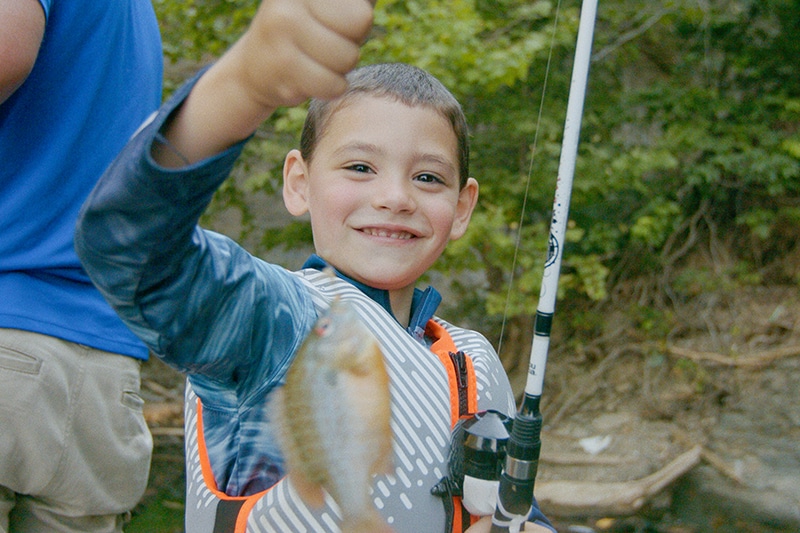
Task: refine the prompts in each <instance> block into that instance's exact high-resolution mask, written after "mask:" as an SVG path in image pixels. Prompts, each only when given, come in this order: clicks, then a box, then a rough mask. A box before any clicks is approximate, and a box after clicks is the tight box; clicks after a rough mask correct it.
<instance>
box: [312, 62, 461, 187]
mask: <svg viewBox="0 0 800 533" xmlns="http://www.w3.org/2000/svg"><path fill="white" fill-rule="evenodd" d="M347 80H348V82H349V86H348V88H347V90H346V91H345V93H344V94H343V95H342V96H340V97H338V98H336V99H335V100H332V101H324V100H319V99H313V100H311V103H310V105H309V108H308V115H307V116H306V120H305V123H304V124H303V132H302V134H301V137H300V152H301V153H302V154H303V158H304V159H305V160H306V161H311V158H312V157H313V155H314V149H315V148H316V146H317V143H318V142H319V139H320V137H321V136H322V135H323V134H324V132H325V126H326V123H327V121H328V119H329V118H330V117H331V115H333V113H335V112H336V111H337V110H338V109H340V108H341V107H342V106H344V105H347V103H349V102H350V101H352V100H353V99H355V98H356V97H358V96H362V95H367V96H376V97H387V98H392V99H395V100H397V101H398V102H401V103H403V104H405V105H408V106H423V107H428V108H431V109H433V110H434V111H436V112H437V113H439V114H440V115H442V116H443V117H444V118H445V119H446V120H447V121H448V122H449V123H450V125H451V126H452V127H453V132H454V133H455V135H456V146H457V154H456V155H457V157H458V166H459V181H460V183H461V187H464V185H466V183H467V178H468V177H469V130H468V127H467V119H466V117H465V116H464V111H463V110H462V109H461V104H459V103H458V100H456V98H455V97H454V96H453V95H452V93H450V91H448V90H447V88H446V87H445V86H444V85H442V83H441V82H440V81H439V80H437V79H436V78H435V77H433V76H432V75H431V74H429V73H428V72H426V71H424V70H422V69H421V68H417V67H413V66H411V65H406V64H404V63H381V64H377V65H367V66H363V67H359V68H357V69H355V70H353V71H352V72H350V73H349V74H348V75H347Z"/></svg>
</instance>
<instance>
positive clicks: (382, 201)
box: [373, 177, 416, 213]
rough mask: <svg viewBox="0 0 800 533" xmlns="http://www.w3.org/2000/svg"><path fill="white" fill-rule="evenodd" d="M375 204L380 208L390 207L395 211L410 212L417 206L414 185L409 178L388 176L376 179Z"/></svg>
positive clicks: (389, 208) (390, 209)
mask: <svg viewBox="0 0 800 533" xmlns="http://www.w3.org/2000/svg"><path fill="white" fill-rule="evenodd" d="M375 184H376V191H375V197H374V201H373V204H374V205H375V207H376V208H378V209H388V210H389V211H391V212H393V213H402V212H410V211H413V210H414V209H415V208H416V202H415V201H414V194H413V193H414V185H413V183H412V181H411V180H410V179H408V178H404V177H403V178H395V177H391V178H387V179H383V180H376V182H375Z"/></svg>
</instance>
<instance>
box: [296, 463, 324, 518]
mask: <svg viewBox="0 0 800 533" xmlns="http://www.w3.org/2000/svg"><path fill="white" fill-rule="evenodd" d="M288 476H289V481H290V482H291V483H292V487H293V488H294V490H295V491H296V492H297V494H298V495H299V496H300V499H302V500H303V502H305V503H306V505H308V506H310V507H314V508H317V509H319V508H320V507H322V506H323V505H325V491H324V490H323V489H322V485H320V484H319V483H314V482H313V481H310V480H309V479H308V478H307V477H306V476H304V475H303V473H302V472H300V471H297V470H295V471H291V470H290V471H289V473H288Z"/></svg>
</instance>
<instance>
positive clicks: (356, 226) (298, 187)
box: [284, 96, 478, 290]
mask: <svg viewBox="0 0 800 533" xmlns="http://www.w3.org/2000/svg"><path fill="white" fill-rule="evenodd" d="M477 197H478V184H477V182H476V181H475V180H474V179H472V178H470V179H469V181H468V183H467V185H466V186H465V187H464V188H460V184H459V169H458V158H457V152H456V136H455V133H454V132H453V129H452V127H451V126H450V123H449V122H448V121H447V120H446V119H445V118H444V117H442V116H441V115H439V114H438V113H437V112H436V111H434V110H432V109H429V108H425V107H409V106H407V105H405V104H402V103H399V102H395V101H393V100H390V99H387V98H377V97H372V96H361V97H358V98H357V99H355V100H353V101H352V102H350V103H348V104H347V105H345V106H344V107H341V108H339V109H338V110H336V111H335V112H334V114H333V115H332V116H331V117H330V118H329V120H328V123H327V125H326V128H325V131H324V134H323V135H322V137H321V138H320V139H319V142H318V144H317V147H316V149H315V152H314V156H313V159H312V161H311V163H310V164H308V163H307V162H306V161H304V160H303V159H302V156H301V155H300V153H299V152H298V151H296V150H294V151H292V152H290V153H289V155H288V156H287V158H286V162H285V165H284V202H285V203H286V206H287V208H288V209H289V212H291V213H292V214H293V215H301V214H303V213H305V212H308V213H309V214H310V216H311V226H312V231H313V235H314V245H315V248H316V251H317V254H319V255H320V256H321V257H323V258H324V259H325V260H326V261H328V262H329V263H330V264H331V265H333V266H334V267H336V268H337V269H338V270H339V271H341V272H342V273H344V274H345V275H347V276H349V277H351V278H353V279H355V280H357V281H360V282H362V283H366V284H367V285H370V286H372V287H375V288H379V289H386V290H396V289H402V288H406V287H408V286H412V285H413V284H414V283H415V282H416V280H417V279H418V278H419V277H420V276H421V275H422V274H423V273H424V272H425V271H426V270H427V269H428V268H429V267H430V266H431V265H432V264H433V263H434V261H436V259H437V258H438V257H439V256H440V255H441V253H442V251H443V250H444V247H445V245H447V243H448V242H449V241H450V240H451V239H457V238H459V237H461V236H462V235H463V234H464V232H465V231H466V229H467V224H468V222H469V218H470V215H471V214H472V210H473V208H474V207H475V202H476V201H477Z"/></svg>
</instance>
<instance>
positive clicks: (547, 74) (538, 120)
mask: <svg viewBox="0 0 800 533" xmlns="http://www.w3.org/2000/svg"><path fill="white" fill-rule="evenodd" d="M560 14H561V0H558V2H557V3H556V12H555V16H554V17H553V28H552V30H551V33H550V49H549V51H548V53H547V64H546V65H545V69H544V80H543V81H542V96H541V98H540V100H539V112H538V114H537V116H536V126H535V127H534V130H533V144H532V145H531V158H530V163H529V166H528V175H527V177H526V179H525V192H524V194H523V196H522V207H521V208H520V213H519V222H518V223H517V235H516V238H515V242H514V255H513V258H512V260H511V274H510V276H509V279H508V291H507V292H506V301H505V307H504V309H503V321H502V323H501V325H500V339H499V340H498V342H497V355H498V357H500V355H501V354H502V353H503V352H502V350H503V338H504V337H505V331H506V322H507V320H508V308H509V306H510V305H511V291H512V289H513V287H514V273H515V271H516V268H517V257H518V255H519V249H520V244H521V242H522V228H523V225H524V223H525V211H526V210H527V206H528V195H529V191H530V188H531V178H532V176H533V164H534V160H535V158H536V147H537V146H538V144H539V129H540V125H541V123H542V115H543V111H544V98H545V94H546V93H547V82H548V80H549V79H550V65H551V63H552V60H553V49H554V48H555V42H556V30H557V29H558V20H559V15H560Z"/></svg>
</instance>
